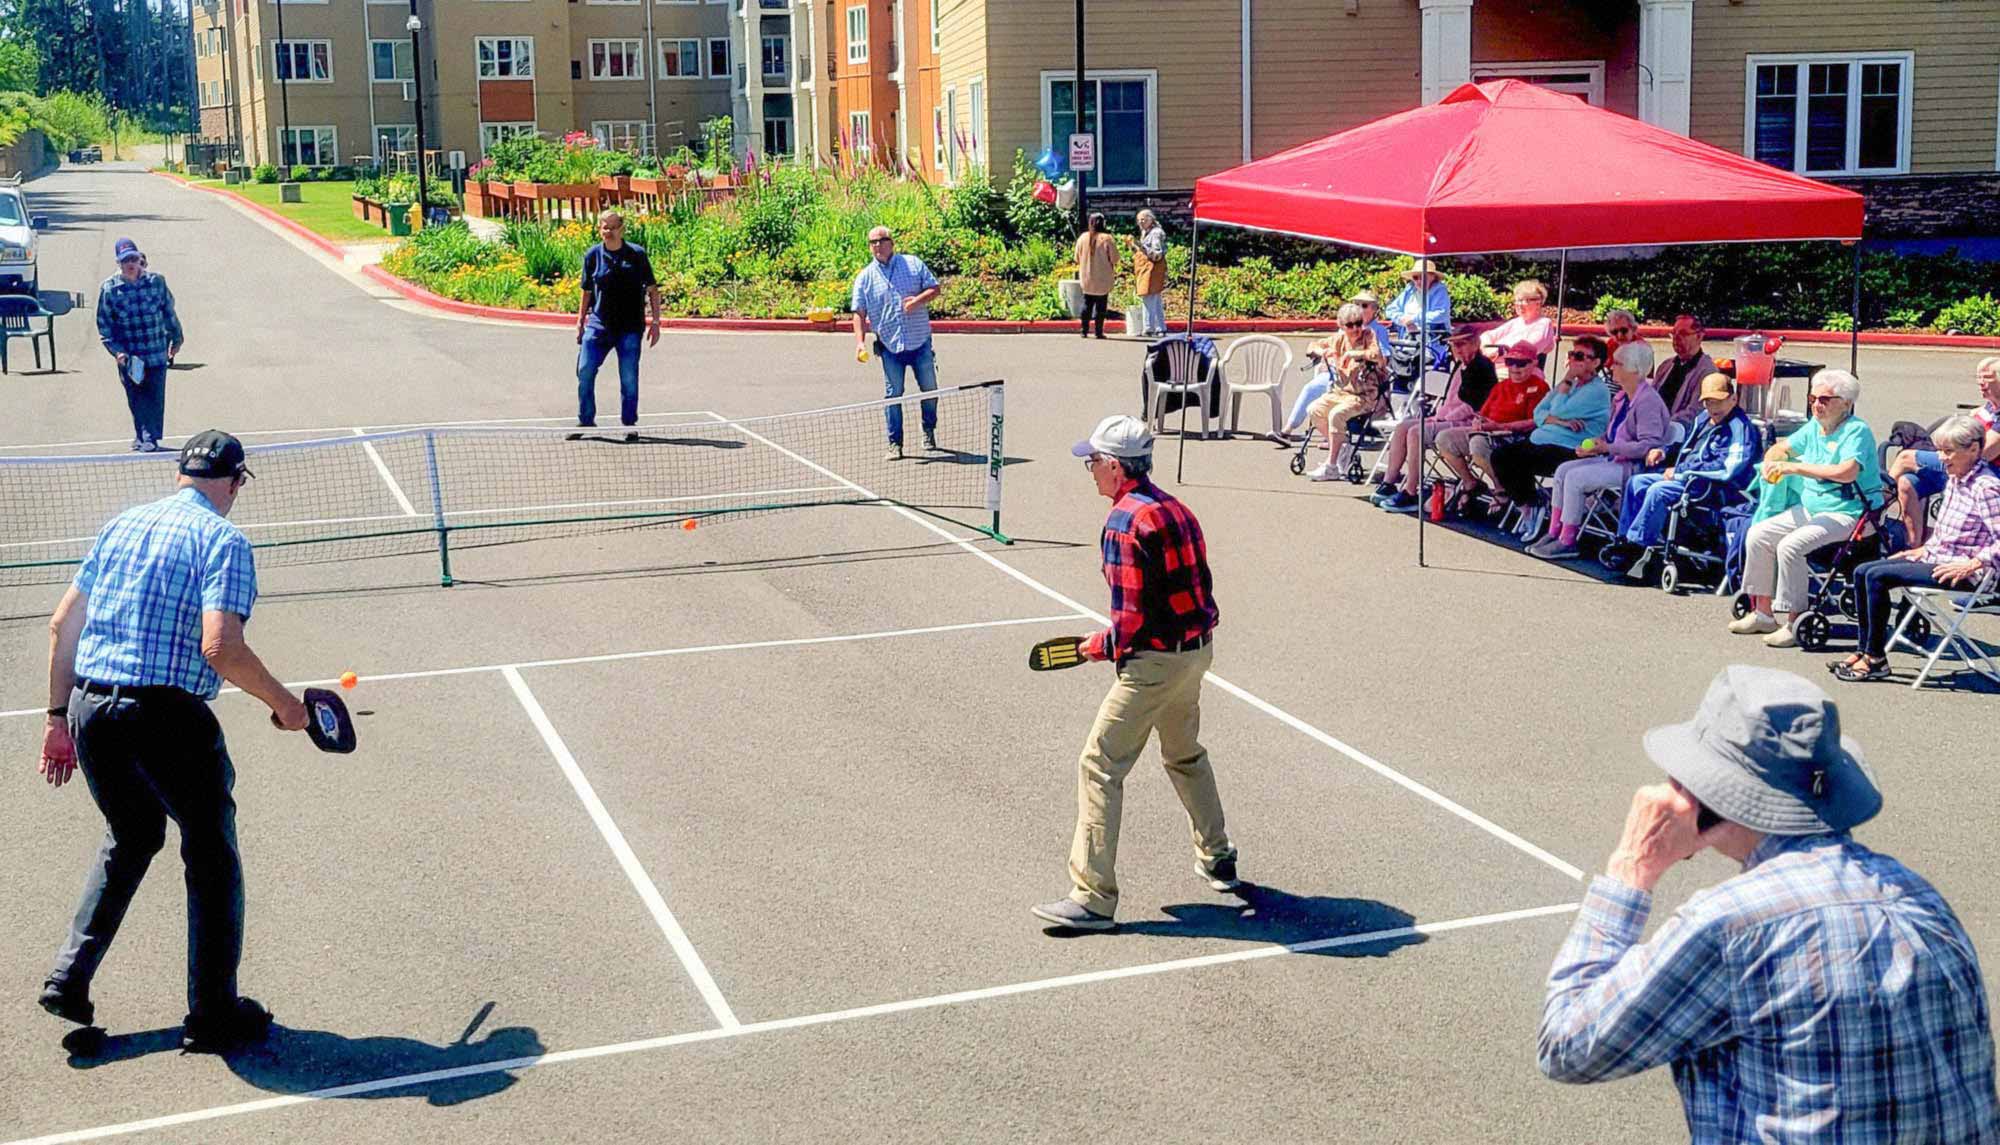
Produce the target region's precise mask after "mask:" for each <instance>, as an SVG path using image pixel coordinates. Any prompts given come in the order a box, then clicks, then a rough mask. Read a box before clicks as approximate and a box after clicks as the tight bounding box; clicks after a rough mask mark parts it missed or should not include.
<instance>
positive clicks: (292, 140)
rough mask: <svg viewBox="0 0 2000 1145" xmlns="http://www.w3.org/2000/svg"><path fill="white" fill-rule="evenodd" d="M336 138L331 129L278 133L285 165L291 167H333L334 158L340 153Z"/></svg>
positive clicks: (281, 130)
mask: <svg viewBox="0 0 2000 1145" xmlns="http://www.w3.org/2000/svg"><path fill="white" fill-rule="evenodd" d="M335 138H336V135H335V132H334V130H333V128H331V127H294V128H292V130H291V134H289V135H287V134H286V133H285V131H284V129H282V128H280V129H279V131H278V139H279V141H280V142H281V143H282V144H283V149H284V153H285V160H284V161H285V165H286V166H289V167H331V166H333V162H334V157H335V156H336V155H338V154H339V153H340V148H339V147H337V146H335V142H334V141H335Z"/></svg>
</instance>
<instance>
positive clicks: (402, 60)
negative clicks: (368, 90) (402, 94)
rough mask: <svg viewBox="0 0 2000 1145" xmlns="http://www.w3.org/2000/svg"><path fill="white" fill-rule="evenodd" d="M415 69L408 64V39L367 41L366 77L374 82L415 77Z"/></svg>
mask: <svg viewBox="0 0 2000 1145" xmlns="http://www.w3.org/2000/svg"><path fill="white" fill-rule="evenodd" d="M416 77H417V71H416V69H415V68H413V67H411V66H410V42H409V41H408V40H370V41H368V78H369V79H371V80H373V81H374V82H376V83H394V82H396V81H397V80H407V79H415V78H416Z"/></svg>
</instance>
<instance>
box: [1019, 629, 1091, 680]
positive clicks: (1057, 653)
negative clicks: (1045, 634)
mask: <svg viewBox="0 0 2000 1145" xmlns="http://www.w3.org/2000/svg"><path fill="white" fill-rule="evenodd" d="M1081 663H1083V637H1081V636H1056V637H1051V638H1050V639H1048V640H1044V641H1042V642H1041V643H1040V644H1037V645H1035V646H1034V647H1033V648H1030V649H1028V668H1029V670H1030V671H1034V672H1058V671H1061V670H1062V669H1064V668H1074V667H1076V666H1077V665H1078V664H1081Z"/></svg>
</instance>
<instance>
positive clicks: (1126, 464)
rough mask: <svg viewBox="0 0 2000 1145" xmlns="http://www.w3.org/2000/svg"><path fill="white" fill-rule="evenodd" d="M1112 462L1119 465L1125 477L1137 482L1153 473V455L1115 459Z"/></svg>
mask: <svg viewBox="0 0 2000 1145" xmlns="http://www.w3.org/2000/svg"><path fill="white" fill-rule="evenodd" d="M1112 460H1113V461H1116V462H1117V463H1118V468H1119V469H1121V470H1123V471H1124V473H1125V476H1127V477H1130V478H1132V479H1133V480H1135V481H1136V480H1138V479H1139V478H1141V477H1144V476H1145V475H1146V474H1148V473H1151V472H1152V471H1153V455H1152V454H1150V453H1148V454H1146V455H1145V456H1144V457H1113V458H1112Z"/></svg>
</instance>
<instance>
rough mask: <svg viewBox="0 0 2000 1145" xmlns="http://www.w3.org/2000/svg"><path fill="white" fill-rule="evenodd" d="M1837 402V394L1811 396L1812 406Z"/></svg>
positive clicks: (1838, 397) (1838, 396) (1838, 398)
mask: <svg viewBox="0 0 2000 1145" xmlns="http://www.w3.org/2000/svg"><path fill="white" fill-rule="evenodd" d="M1839 400H1840V395H1839V394H1814V395H1813V396H1812V401H1813V404H1814V405H1818V404H1819V403H1820V402H1837V401H1839Z"/></svg>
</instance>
